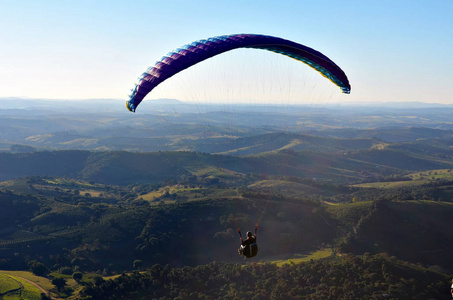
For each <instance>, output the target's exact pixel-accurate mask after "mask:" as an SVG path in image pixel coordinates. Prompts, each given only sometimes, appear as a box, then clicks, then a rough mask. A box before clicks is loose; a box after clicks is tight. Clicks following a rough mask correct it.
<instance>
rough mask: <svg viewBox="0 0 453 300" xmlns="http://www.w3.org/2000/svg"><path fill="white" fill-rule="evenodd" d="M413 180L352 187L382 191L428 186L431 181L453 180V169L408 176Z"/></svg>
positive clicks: (362, 184) (363, 184) (370, 183)
mask: <svg viewBox="0 0 453 300" xmlns="http://www.w3.org/2000/svg"><path fill="white" fill-rule="evenodd" d="M406 176H407V177H408V178H410V179H411V180H405V181H386V182H369V183H361V184H355V185H352V186H354V187H362V188H381V189H392V188H400V187H405V186H415V185H423V184H427V183H429V182H431V181H436V180H453V171H452V169H438V170H429V171H424V172H416V173H411V174H408V175H406Z"/></svg>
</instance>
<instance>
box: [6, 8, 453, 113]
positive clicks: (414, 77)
mask: <svg viewBox="0 0 453 300" xmlns="http://www.w3.org/2000/svg"><path fill="white" fill-rule="evenodd" d="M232 33H260V34H269V35H274V36H279V37H283V38H286V39H290V40H294V41H296V42H298V43H301V44H304V45H307V46H309V47H312V48H314V49H316V50H319V51H321V52H323V53H324V54H326V55H327V56H329V57H330V58H331V59H332V60H334V61H335V62H336V63H337V64H338V65H339V66H340V67H341V68H342V69H343V70H344V71H345V72H346V74H347V75H348V77H349V80H350V83H351V86H352V91H351V94H350V95H342V94H341V92H340V91H339V90H335V95H334V96H333V97H332V96H331V97H330V99H331V100H330V101H340V102H341V101H383V102H389V101H421V102H435V103H449V104H453V71H452V69H453V68H452V67H453V58H452V57H453V55H452V54H451V52H452V49H453V1H451V0H438V1H424V0H420V1H397V0H394V1H318V0H317V1H304V0H298V1H264V0H262V1H232V0H231V1H212V0H211V1H197V0H193V1H171V0H169V1H168V0H167V1H152V0H150V1H114V0H113V1H95V0H91V1H84V0H79V1H62V0H60V1H57V0H55V1H40V0H34V1H15V0H11V1H8V0H0V38H1V42H0V44H1V47H0V66H1V67H0V97H29V98H51V99H89V98H116V99H124V100H126V99H127V94H128V93H129V90H130V89H131V88H132V87H133V84H134V82H135V81H136V79H137V77H138V76H139V75H140V74H141V73H142V72H143V71H144V70H145V69H146V68H147V67H148V66H149V65H151V64H152V63H153V62H154V61H155V60H157V59H159V58H160V57H161V56H162V55H164V54H166V53H167V52H169V51H170V50H173V49H175V48H177V47H179V46H181V45H183V44H186V43H189V42H191V41H194V40H198V39H202V38H208V37H211V36H217V35H223V34H232ZM255 51H256V50H255ZM263 52H264V51H263ZM273 55H274V56H278V55H276V54H273ZM263 57H264V58H263ZM283 58H284V59H283V60H281V59H280V58H278V59H277V58H276V61H277V64H280V61H282V62H283V61H284V63H285V64H294V63H295V62H293V61H292V60H290V59H287V58H285V57H283ZM263 60H265V61H266V62H268V61H269V60H271V58H268V56H267V55H265V56H262V57H261V58H255V54H254V52H252V54H249V53H247V52H245V51H240V52H237V53H236V54H232V55H229V56H225V58H223V60H218V61H215V60H214V62H213V63H210V64H207V65H206V66H204V67H200V69H198V70H197V69H195V71H192V73H190V72H188V73H187V74H188V75H187V76H189V77H191V78H192V77H197V76H201V77H200V78H201V79H199V78H197V80H198V81H203V80H205V79H206V77H205V79H203V77H202V76H208V75H202V74H198V73H200V72H201V73H203V72H209V71H212V70H215V69H217V68H218V65H217V64H220V65H221V64H225V65H226V66H227V67H222V68H228V66H229V65H232V64H243V63H244V62H245V61H247V66H246V67H247V68H248V69H251V70H252V71H251V74H252V75H251V76H252V77H253V72H254V71H255V70H256V72H257V73H256V77H257V78H258V80H263V81H266V80H267V82H265V83H263V85H265V84H266V85H268V83H269V82H271V81H272V79H269V78H264V79H263V76H261V75H262V74H261V73H265V72H266V71H267V70H268V69H266V68H264V69H263V66H262V64H263ZM286 61H288V63H287V62H286ZM282 64H283V63H282ZM260 65H261V66H260ZM273 68H278V66H274V67H273ZM283 68H289V67H288V66H284V67H283ZM290 68H292V66H291V67H290ZM233 70H234V68H233ZM272 70H273V69H272ZM278 71H279V70H277V71H276V72H278ZM196 72H198V73H196ZM221 72H224V73H223V75H222V76H220V77H219V78H220V79H219V80H221V81H223V83H225V82H226V83H225V85H228V90H230V89H235V88H236V87H235V85H234V83H228V82H229V79H228V77H229V76H234V71H231V72H230V73H229V72H228V71H225V70H223V71H221ZM240 72H242V71H240ZM289 72H293V73H299V72H298V69H291V70H290V71H289ZM313 72H314V71H313ZM315 73H316V72H315ZM195 74H196V75H195ZM181 75H182V73H181ZM258 75H259V76H258ZM310 76H311V75H310ZM211 77H212V76H211V75H209V78H210V79H211ZM280 77H282V76H280ZM182 78H183V77H182ZM285 78H286V77H285ZM296 78H297V77H296ZM172 79H173V78H172ZM172 79H170V80H172ZM170 80H168V84H166V85H165V86H164V87H163V88H162V89H160V90H158V91H156V93H155V95H148V97H147V98H146V99H152V98H156V97H157V98H160V97H174V98H186V99H190V97H197V95H201V94H205V93H206V92H205V91H201V89H203V85H201V86H197V85H196V84H192V82H191V81H190V80H191V79H184V78H183V79H178V78H175V80H174V82H170ZM289 80H293V79H289ZM294 80H296V81H297V80H299V79H294ZM181 82H185V85H186V87H185V88H180V85H181ZM231 82H234V80H233V79H231ZM276 84H280V83H276ZM188 86H189V87H190V88H189V89H190V93H192V96H190V97H187V95H185V94H187V91H188V88H187V87H188ZM204 86H206V84H205V85H204ZM292 86H293V87H294V86H295V84H292ZM321 89H323V88H322V87H321ZM317 92H318V90H316V88H314V90H313V91H311V93H312V94H313V93H317ZM242 96H244V95H242ZM273 96H274V97H277V94H274V95H273ZM146 99H145V101H146ZM320 101H322V100H320Z"/></svg>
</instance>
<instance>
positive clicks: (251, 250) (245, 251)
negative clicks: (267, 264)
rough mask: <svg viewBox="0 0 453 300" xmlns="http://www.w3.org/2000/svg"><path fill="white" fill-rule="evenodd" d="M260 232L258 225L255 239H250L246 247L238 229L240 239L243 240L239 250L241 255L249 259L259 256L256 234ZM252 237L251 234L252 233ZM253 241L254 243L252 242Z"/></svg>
mask: <svg viewBox="0 0 453 300" xmlns="http://www.w3.org/2000/svg"><path fill="white" fill-rule="evenodd" d="M257 232H258V225H256V226H255V236H254V237H253V239H251V238H248V239H247V240H246V241H245V242H247V241H248V243H246V244H245V245H244V243H245V242H244V240H243V239H242V234H241V230H240V229H238V233H239V237H240V238H241V247H240V248H239V250H238V253H239V255H244V256H245V257H247V258H250V257H254V256H256V255H257V254H258V245H257V244H256V233H257ZM250 236H251V233H250ZM252 241H253V242H252Z"/></svg>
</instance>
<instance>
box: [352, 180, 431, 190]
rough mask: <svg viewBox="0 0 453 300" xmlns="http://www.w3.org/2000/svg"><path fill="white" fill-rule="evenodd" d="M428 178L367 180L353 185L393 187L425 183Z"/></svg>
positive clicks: (378, 187) (380, 187)
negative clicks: (383, 180) (367, 181)
mask: <svg viewBox="0 0 453 300" xmlns="http://www.w3.org/2000/svg"><path fill="white" fill-rule="evenodd" d="M428 182H429V180H408V181H388V182H369V183H361V184H354V185H352V186H354V187H362V188H377V189H393V188H399V187H405V186H414V185H423V184H427V183H428Z"/></svg>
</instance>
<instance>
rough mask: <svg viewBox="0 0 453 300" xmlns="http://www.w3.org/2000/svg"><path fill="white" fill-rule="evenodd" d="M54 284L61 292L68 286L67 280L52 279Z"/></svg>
mask: <svg viewBox="0 0 453 300" xmlns="http://www.w3.org/2000/svg"><path fill="white" fill-rule="evenodd" d="M52 284H53V285H55V286H56V287H57V289H58V290H61V289H62V288H63V287H64V286H65V285H66V279H64V278H61V277H60V278H54V279H52Z"/></svg>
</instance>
